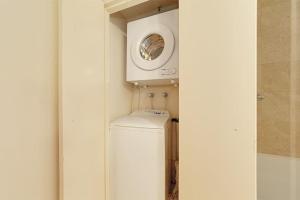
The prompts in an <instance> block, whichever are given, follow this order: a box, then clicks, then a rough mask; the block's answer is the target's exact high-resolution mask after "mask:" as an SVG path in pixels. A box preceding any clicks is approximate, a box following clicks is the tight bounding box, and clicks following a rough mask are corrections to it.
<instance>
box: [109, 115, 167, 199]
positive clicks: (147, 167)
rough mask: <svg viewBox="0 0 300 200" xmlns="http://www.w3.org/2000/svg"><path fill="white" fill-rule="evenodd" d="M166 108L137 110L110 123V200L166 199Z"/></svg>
mask: <svg viewBox="0 0 300 200" xmlns="http://www.w3.org/2000/svg"><path fill="white" fill-rule="evenodd" d="M168 121H169V113H168V112H167V111H157V110H149V111H139V112H134V113H132V114H131V115H128V116H125V117H121V118H119V119H117V120H115V121H113V122H112V123H111V125H110V136H109V140H110V148H109V155H110V162H109V183H110V186H109V190H110V192H109V194H110V200H141V199H142V200H166V196H167V194H168V182H169V170H168V166H169V164H168V163H169V162H168V156H167V155H168V152H169V151H168V149H169V148H168V146H169V145H168Z"/></svg>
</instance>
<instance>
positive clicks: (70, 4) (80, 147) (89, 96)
mask: <svg viewBox="0 0 300 200" xmlns="http://www.w3.org/2000/svg"><path fill="white" fill-rule="evenodd" d="M60 28H61V31H60V41H61V43H60V44H61V46H60V57H61V60H60V89H61V90H60V107H61V108H60V139H61V143H60V149H61V151H62V152H61V155H62V157H61V162H60V164H61V186H60V188H61V194H60V195H61V199H62V200H104V198H105V170H104V169H105V165H104V160H105V158H104V155H105V153H104V151H105V147H104V144H105V142H104V91H105V85H104V10H103V2H102V0H88V1H87V0H75V1H74V0H64V1H61V4H60Z"/></svg>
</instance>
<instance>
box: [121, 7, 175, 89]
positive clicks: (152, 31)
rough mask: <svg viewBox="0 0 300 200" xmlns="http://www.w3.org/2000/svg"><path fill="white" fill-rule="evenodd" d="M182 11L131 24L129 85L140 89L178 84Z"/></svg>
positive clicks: (128, 52)
mask: <svg viewBox="0 0 300 200" xmlns="http://www.w3.org/2000/svg"><path fill="white" fill-rule="evenodd" d="M178 39H179V37H178V9H176V10H171V11H168V12H165V13H161V14H157V15H154V16H151V17H147V18H143V19H139V20H136V21H133V22H129V23H128V24H127V81H128V82H133V83H135V84H140V85H165V84H174V83H176V82H178V77H179V75H178V74H179V71H178V70H179V67H178V66H179V62H178V50H179V48H178Z"/></svg>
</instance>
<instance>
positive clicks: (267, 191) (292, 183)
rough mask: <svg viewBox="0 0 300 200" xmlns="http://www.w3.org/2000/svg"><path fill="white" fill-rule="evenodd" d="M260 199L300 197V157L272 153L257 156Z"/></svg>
mask: <svg viewBox="0 0 300 200" xmlns="http://www.w3.org/2000/svg"><path fill="white" fill-rule="evenodd" d="M257 161H258V163H257V166H258V169H257V178H258V180H257V184H258V195H257V196H258V200H283V199H284V200H298V199H300V190H299V187H300V159H299V158H293V157H285V156H275V155H270V154H258V157H257Z"/></svg>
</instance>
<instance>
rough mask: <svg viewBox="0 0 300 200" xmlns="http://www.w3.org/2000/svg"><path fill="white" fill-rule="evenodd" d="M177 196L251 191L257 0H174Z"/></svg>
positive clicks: (234, 195)
mask: <svg viewBox="0 0 300 200" xmlns="http://www.w3.org/2000/svg"><path fill="white" fill-rule="evenodd" d="M179 10H180V11H179V27H180V33H179V35H180V40H179V42H180V52H179V56H180V58H179V60H180V76H179V77H180V84H179V87H180V88H179V102H180V105H179V115H180V131H179V132H180V134H179V135H180V140H179V141H180V156H179V157H180V165H179V166H180V167H179V168H180V173H179V174H180V181H179V183H180V192H179V194H180V199H182V200H199V199H204V200H255V198H256V148H255V146H256V141H255V140H256V84H257V83H256V26H257V25H256V10H257V8H256V1H241V0H228V1H219V0H209V1H199V0H190V1H180V5H179Z"/></svg>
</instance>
